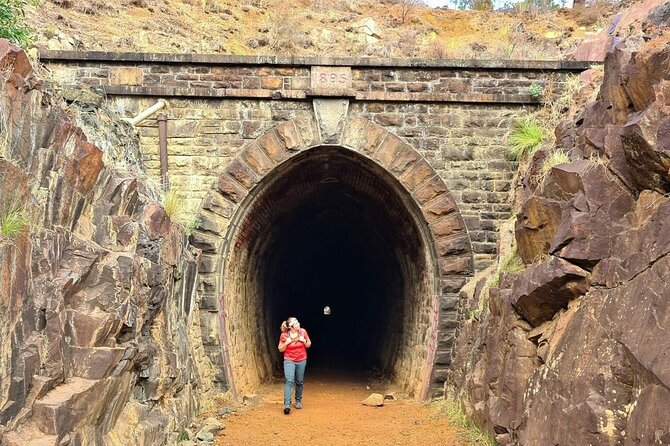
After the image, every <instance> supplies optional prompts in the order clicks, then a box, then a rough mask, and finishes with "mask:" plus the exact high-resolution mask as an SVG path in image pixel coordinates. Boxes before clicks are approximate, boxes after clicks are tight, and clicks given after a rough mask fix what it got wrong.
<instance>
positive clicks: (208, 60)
mask: <svg viewBox="0 0 670 446" xmlns="http://www.w3.org/2000/svg"><path fill="white" fill-rule="evenodd" d="M39 58H40V60H41V61H54V62H55V61H61V62H74V61H86V62H108V63H117V62H118V63H123V62H134V63H138V62H139V63H142V62H144V63H161V64H184V63H187V64H201V65H275V66H282V65H283V66H294V67H295V66H304V67H309V66H350V67H371V68H374V67H379V68H436V69H439V68H460V69H472V70H478V69H480V70H491V69H496V70H552V71H584V70H587V69H588V68H589V67H590V66H591V65H595V64H602V62H595V61H594V62H585V61H569V60H498V59H495V60H494V59H492V60H483V59H482V60H480V59H416V58H415V59H400V58H365V57H363V58H355V57H294V56H229V55H223V54H195V53H184V54H180V53H130V52H126V53H123V52H112V51H54V50H40V52H39Z"/></svg>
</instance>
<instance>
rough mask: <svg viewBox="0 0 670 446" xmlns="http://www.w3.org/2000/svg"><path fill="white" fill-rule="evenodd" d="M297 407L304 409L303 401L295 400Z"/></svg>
mask: <svg viewBox="0 0 670 446" xmlns="http://www.w3.org/2000/svg"><path fill="white" fill-rule="evenodd" d="M295 408H296V409H302V401H296V402H295Z"/></svg>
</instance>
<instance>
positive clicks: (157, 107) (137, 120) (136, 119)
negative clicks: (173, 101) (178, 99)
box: [127, 100, 166, 125]
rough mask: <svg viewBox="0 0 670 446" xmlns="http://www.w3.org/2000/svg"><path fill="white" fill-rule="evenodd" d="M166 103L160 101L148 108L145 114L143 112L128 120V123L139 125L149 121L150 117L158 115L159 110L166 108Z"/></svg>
mask: <svg viewBox="0 0 670 446" xmlns="http://www.w3.org/2000/svg"><path fill="white" fill-rule="evenodd" d="M165 105H166V103H165V101H162V100H161V101H158V102H156V103H155V104H154V105H152V106H151V107H149V108H147V109H146V110H144V111H143V112H141V113H140V114H139V115H137V116H135V117H134V118H130V119H127V121H128V122H130V123H131V124H132V125H137V124H139V123H140V122H142V121H144V120H145V119H147V118H148V117H149V116H151V115H153V114H154V113H156V112H157V111H158V110H160V109H161V108H163V107H165Z"/></svg>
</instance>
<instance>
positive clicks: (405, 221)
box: [224, 147, 436, 387]
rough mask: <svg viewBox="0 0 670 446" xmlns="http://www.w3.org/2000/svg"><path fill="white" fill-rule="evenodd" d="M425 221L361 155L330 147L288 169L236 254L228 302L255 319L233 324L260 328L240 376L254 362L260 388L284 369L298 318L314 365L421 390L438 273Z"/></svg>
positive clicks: (247, 223) (255, 203)
mask: <svg viewBox="0 0 670 446" xmlns="http://www.w3.org/2000/svg"><path fill="white" fill-rule="evenodd" d="M418 215H420V212H419V211H418V210H417V208H416V206H415V204H414V203H413V201H412V200H411V199H410V198H409V197H408V195H407V194H406V193H405V192H404V191H403V190H402V188H401V187H400V186H399V185H398V184H397V183H396V182H395V180H392V179H391V178H390V177H389V175H388V174H387V173H386V172H385V171H384V170H383V169H382V168H380V167H379V166H377V165H376V164H374V163H372V162H370V161H369V160H367V159H365V158H363V157H361V156H360V155H357V154H355V153H353V152H350V151H347V150H344V149H341V148H335V147H320V148H317V149H312V150H309V151H306V152H304V153H302V154H300V155H297V156H295V157H294V158H293V159H291V160H290V161H288V162H286V163H284V164H282V165H280V166H278V167H277V168H276V169H275V171H274V172H272V173H271V174H270V175H269V178H268V180H267V181H266V182H265V184H262V185H261V186H260V187H259V188H258V189H257V191H255V194H254V197H253V198H252V199H251V200H250V201H249V203H248V204H247V206H245V214H244V217H243V219H242V221H241V224H240V225H239V227H238V229H237V231H236V232H235V238H234V240H233V246H232V248H231V250H230V253H229V256H228V261H227V265H228V267H227V270H226V271H227V273H226V277H225V286H224V294H225V295H226V298H225V299H226V301H227V302H231V300H237V303H238V304H237V305H231V308H233V307H234V308H244V310H242V311H240V312H243V313H244V314H237V315H235V317H234V318H231V317H230V316H229V317H228V321H229V322H228V327H227V328H226V329H228V330H234V329H243V330H247V331H248V332H251V333H258V336H255V337H252V339H250V343H252V344H253V345H252V346H231V347H230V348H231V350H233V351H234V355H231V358H238V359H237V360H236V361H237V362H239V364H237V366H236V365H235V364H233V369H235V368H236V367H237V368H238V369H239V368H240V367H247V368H248V367H249V366H248V365H252V367H253V368H254V369H256V370H258V371H259V375H258V377H257V380H258V381H264V380H266V379H268V378H269V377H271V376H272V375H273V374H275V375H276V374H278V371H279V364H280V363H281V359H280V355H279V353H278V351H277V349H276V344H277V339H278V336H279V326H280V324H281V321H282V320H285V319H286V318H287V317H289V316H296V317H298V319H300V321H301V322H302V325H303V327H304V328H306V329H307V330H308V331H309V333H310V336H311V338H312V341H313V346H312V348H311V349H310V352H309V357H310V367H313V368H319V367H323V368H331V369H332V368H335V369H342V370H345V369H346V370H350V371H351V370H355V369H359V370H376V371H382V372H383V373H384V374H385V375H386V376H388V377H389V378H395V379H396V380H397V381H399V382H400V383H401V384H404V385H405V386H406V387H411V385H412V384H411V383H410V382H409V381H411V380H412V379H413V378H411V377H412V376H418V375H420V374H421V370H420V369H421V368H422V367H425V355H423V356H422V351H424V350H425V348H426V347H425V344H426V342H425V341H426V339H425V337H426V334H425V326H426V324H427V319H428V317H429V314H430V309H431V308H432V302H433V299H432V298H433V296H434V295H435V283H434V279H435V277H436V273H435V267H434V260H433V254H432V251H431V248H430V247H429V243H427V241H426V240H427V238H426V235H425V223H423V221H422V220H421V218H420V217H417V216H418ZM242 303H243V304H242ZM325 306H329V307H330V308H331V310H332V312H331V314H330V315H324V311H323V309H324V307H325ZM232 320H235V323H234V326H232V325H231V322H230V321H232ZM268 358H269V359H268ZM242 363H244V364H248V365H247V366H243V365H242ZM252 381H256V380H255V379H252Z"/></svg>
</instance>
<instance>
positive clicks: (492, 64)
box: [40, 51, 589, 270]
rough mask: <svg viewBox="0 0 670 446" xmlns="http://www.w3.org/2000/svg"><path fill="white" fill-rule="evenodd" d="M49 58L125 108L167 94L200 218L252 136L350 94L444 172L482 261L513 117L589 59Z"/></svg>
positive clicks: (174, 146) (490, 240)
mask: <svg viewBox="0 0 670 446" xmlns="http://www.w3.org/2000/svg"><path fill="white" fill-rule="evenodd" d="M40 60H41V61H42V62H43V63H44V64H46V65H47V66H48V67H49V69H50V70H51V71H52V73H53V75H54V78H55V79H56V80H58V81H59V82H61V83H63V84H66V85H68V84H69V85H89V86H91V87H93V88H94V89H99V90H100V91H101V92H104V93H105V94H106V97H107V100H108V103H109V104H110V106H111V107H112V108H115V109H116V110H117V111H118V112H119V113H120V114H121V115H123V116H128V117H130V116H134V115H136V114H137V113H139V112H141V111H142V110H144V109H146V108H147V107H149V106H150V105H152V104H153V103H155V102H156V100H157V99H164V100H167V102H168V106H167V107H166V108H165V109H164V110H163V111H162V112H164V113H165V114H166V115H167V116H168V120H169V122H168V155H169V157H168V166H169V175H170V184H171V185H172V187H173V188H174V189H175V190H177V191H178V194H179V195H180V196H181V198H182V199H183V202H184V211H185V212H187V213H190V215H192V216H193V217H194V218H195V215H196V213H197V209H199V208H200V207H201V206H202V200H203V199H204V197H205V195H206V193H207V191H208V190H209V189H210V188H211V187H212V185H213V184H215V182H216V180H217V178H218V174H219V173H220V172H221V171H223V170H224V169H225V168H226V167H227V166H228V164H229V163H230V162H231V161H232V160H233V159H234V158H235V156H236V155H237V154H238V153H239V152H240V150H241V148H242V147H243V146H244V145H245V144H247V143H248V142H250V141H252V140H254V139H255V138H257V137H259V136H261V135H263V134H264V133H265V132H267V131H268V130H269V129H271V128H273V127H274V126H276V125H279V124H281V123H283V122H286V121H289V120H291V119H294V118H296V117H299V116H302V115H306V114H309V113H311V110H312V101H313V99H314V98H318V97H322V96H331V97H340V98H346V99H348V100H349V103H350V105H349V110H348V113H349V116H357V117H361V118H364V119H367V120H369V121H371V122H373V123H375V124H377V125H379V126H381V127H383V128H384V129H386V130H388V131H389V132H391V133H393V134H395V135H396V136H398V137H400V138H401V139H403V140H404V141H405V142H407V143H409V144H410V145H411V146H412V147H413V148H414V149H415V150H417V152H419V153H420V154H421V155H422V156H423V157H424V158H425V160H426V161H427V162H428V163H429V164H430V165H431V167H432V168H433V169H435V170H436V171H437V172H438V174H439V175H440V176H441V177H442V179H443V180H444V182H445V184H446V185H447V186H448V188H449V190H450V192H451V194H452V195H453V197H454V199H455V200H456V203H457V205H458V209H459V211H460V213H461V215H462V216H463V219H464V221H465V224H466V226H467V230H468V234H469V237H470V241H471V244H472V249H473V252H474V258H475V266H476V269H477V270H481V269H482V268H485V267H486V266H488V264H490V262H491V261H492V260H493V259H494V258H495V255H496V244H497V227H498V225H499V223H500V222H501V221H502V220H505V219H507V218H509V217H511V201H510V190H512V189H513V187H512V181H513V178H514V172H515V171H516V166H515V165H514V163H511V162H509V161H507V159H506V157H505V143H504V141H505V137H506V135H507V133H508V132H509V130H510V129H511V127H512V125H513V123H514V119H515V118H517V117H519V116H522V115H524V114H525V113H527V112H529V111H532V110H533V109H534V108H535V107H537V106H539V103H538V102H537V101H536V100H535V99H533V98H532V97H531V95H530V92H529V91H530V86H531V85H539V86H544V85H545V84H546V83H547V82H552V83H553V84H554V85H555V86H557V87H558V88H557V90H558V89H560V85H561V83H562V82H564V80H565V79H566V78H567V76H570V75H573V74H578V73H579V72H581V71H583V70H585V69H587V68H588V66H589V65H588V64H587V63H582V62H563V61H523V62H521V61H478V60H427V59H407V60H401V59H353V58H297V57H256V56H221V55H198V54H150V53H146V54H135V53H111V52H69V51H43V52H41V54H40ZM315 67H322V68H320V69H316V68H315ZM313 73H314V74H313ZM321 81H322V82H323V85H324V86H325V87H327V88H320V87H319V85H320V84H319V82H321ZM314 82H316V85H317V87H314ZM338 87H341V88H338ZM138 129H139V132H140V136H141V140H142V150H143V157H144V160H145V162H146V165H147V168H148V171H149V172H150V173H152V174H155V176H156V178H159V175H160V167H159V156H158V128H157V124H156V122H155V117H154V118H152V119H149V120H146V121H144V122H142V123H141V124H140V125H139V126H138Z"/></svg>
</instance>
